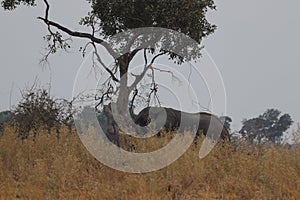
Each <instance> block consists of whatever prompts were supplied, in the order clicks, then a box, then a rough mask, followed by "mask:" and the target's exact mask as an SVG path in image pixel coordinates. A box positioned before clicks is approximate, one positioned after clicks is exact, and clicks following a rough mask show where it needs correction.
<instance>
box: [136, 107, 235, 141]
mask: <svg viewBox="0 0 300 200" xmlns="http://www.w3.org/2000/svg"><path fill="white" fill-rule="evenodd" d="M164 112H165V113H164ZM130 115H131V118H132V119H133V120H134V122H135V124H137V125H139V126H142V127H145V126H147V125H149V124H150V123H151V118H152V119H155V121H157V122H160V121H163V119H161V116H165V124H164V125H163V128H164V130H165V131H167V132H169V131H175V130H178V129H179V128H181V129H182V131H183V130H193V128H194V127H195V125H198V127H197V131H196V137H199V136H200V133H201V131H203V134H204V135H205V136H206V135H207V133H208V131H210V137H212V139H214V140H216V139H217V137H218V136H219V134H218V133H219V132H220V131H221V133H220V137H221V139H223V140H228V141H230V133H229V130H228V129H227V128H226V127H225V126H224V123H223V122H222V121H221V120H220V119H219V118H218V117H217V116H215V115H213V114H210V113H207V112H198V113H188V112H183V111H179V110H176V109H173V108H167V107H146V108H144V109H143V110H142V111H140V112H139V113H138V114H137V115H136V114H134V112H133V110H132V109H130ZM150 116H151V117H150ZM182 121H184V124H182V125H181V122H182ZM158 135H160V134H158Z"/></svg>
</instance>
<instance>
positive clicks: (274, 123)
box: [239, 109, 293, 144]
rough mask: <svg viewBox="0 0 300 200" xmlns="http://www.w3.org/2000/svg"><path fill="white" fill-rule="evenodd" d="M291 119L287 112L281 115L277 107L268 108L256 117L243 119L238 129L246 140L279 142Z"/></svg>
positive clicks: (252, 141)
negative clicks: (240, 127) (241, 125)
mask: <svg viewBox="0 0 300 200" xmlns="http://www.w3.org/2000/svg"><path fill="white" fill-rule="evenodd" d="M292 123H293V120H292V118H291V116H290V115H289V114H283V115H281V112H280V111H279V110H277V109H268V110H267V111H265V112H264V113H263V114H261V115H259V116H258V117H256V118H252V119H249V120H244V121H243V127H242V129H241V130H240V131H239V132H240V133H241V134H242V136H245V137H246V138H247V139H248V141H250V142H251V143H254V142H255V141H256V142H257V143H258V144H261V143H262V142H263V141H265V140H266V141H270V142H272V143H274V144H279V143H280V141H281V138H282V136H283V133H284V132H285V131H286V130H287V129H288V128H289V127H290V126H291V125H292Z"/></svg>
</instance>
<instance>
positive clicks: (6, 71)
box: [0, 0, 300, 130]
mask: <svg viewBox="0 0 300 200" xmlns="http://www.w3.org/2000/svg"><path fill="white" fill-rule="evenodd" d="M50 3H51V12H50V18H51V19H52V20H56V21H58V22H60V23H61V24H63V25H65V26H68V27H70V28H72V29H77V30H80V29H81V30H83V29H82V27H80V26H79V25H78V21H79V19H80V18H81V17H82V16H84V15H85V14H86V13H87V12H88V11H89V5H88V4H87V3H86V1H73V0H64V1H57V0H52V1H50ZM215 3H216V5H217V11H213V12H209V15H208V17H209V19H210V21H211V22H212V23H214V24H216V25H217V26H218V29H217V31H216V32H215V33H214V34H213V35H211V36H209V37H208V38H207V39H205V41H204V43H203V44H204V45H205V48H206V50H207V51H208V53H209V54H210V56H211V57H212V59H213V60H214V62H215V63H216V65H217V66H218V68H219V70H220V71H221V75H222V77H223V80H224V84H225V89H226V92H227V115H229V116H231V117H232V119H233V123H232V128H233V130H238V129H240V128H241V123H240V122H241V120H242V119H243V118H252V117H256V116H258V115H259V114H261V113H263V112H264V111H265V110H266V109H268V108H277V109H279V110H280V111H282V112H283V113H289V114H290V115H291V116H292V118H293V120H294V121H295V124H296V123H297V122H300V112H299V111H300V109H299V108H300V104H299V102H300V101H299V100H300V94H299V93H298V90H297V85H300V80H299V74H300V60H299V58H300V53H299V52H300V51H299V46H300V38H299V35H300V23H299V19H300V12H299V8H300V1H298V0H287V1H279V0H263V1H261V0H251V1H250V0H247V1H246V0H230V1H221V0H217V1H215ZM69 4H72V7H70V6H69ZM43 9H44V5H43V4H39V5H38V7H36V8H27V7H20V8H18V9H17V10H15V11H13V12H8V11H5V12H4V11H3V9H1V11H0V25H1V28H0V35H1V37H0V44H1V46H0V69H1V73H0V110H5V109H8V108H9V106H10V102H11V104H12V105H14V104H16V102H17V101H18V100H19V98H20V96H19V90H20V89H23V88H24V87H25V85H28V86H30V85H31V84H32V83H33V81H34V79H35V77H37V78H38V80H39V81H40V83H41V85H42V86H45V84H46V83H49V80H50V77H51V92H52V95H54V96H56V97H64V98H70V97H71V94H72V88H73V82H74V78H75V76H76V72H77V70H78V68H79V67H80V65H81V62H82V61H83V58H82V56H81V54H80V53H79V51H78V49H79V46H80V44H81V43H80V42H79V41H78V40H76V39H74V43H73V44H74V45H73V48H72V49H71V50H70V53H64V52H61V53H58V54H55V55H53V56H51V58H50V67H46V68H43V67H42V66H41V65H40V64H39V60H40V59H41V58H42V55H43V53H44V52H45V51H44V48H45V45H46V43H45V42H44V41H43V35H45V34H46V33H47V32H46V27H45V25H44V24H43V23H42V22H40V21H39V20H37V19H36V17H38V16H41V15H43V14H44V12H43ZM50 69H51V76H50ZM10 91H12V95H11V98H10ZM295 124H294V127H295Z"/></svg>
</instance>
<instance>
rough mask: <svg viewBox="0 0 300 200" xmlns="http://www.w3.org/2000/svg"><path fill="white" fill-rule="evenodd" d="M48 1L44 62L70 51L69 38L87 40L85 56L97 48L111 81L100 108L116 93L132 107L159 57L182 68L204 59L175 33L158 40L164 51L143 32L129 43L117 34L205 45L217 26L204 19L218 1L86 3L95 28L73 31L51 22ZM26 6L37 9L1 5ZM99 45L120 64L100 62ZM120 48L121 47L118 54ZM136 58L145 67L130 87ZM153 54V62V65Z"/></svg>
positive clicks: (30, 1)
mask: <svg viewBox="0 0 300 200" xmlns="http://www.w3.org/2000/svg"><path fill="white" fill-rule="evenodd" d="M43 2H44V3H45V5H46V9H45V14H44V16H42V17H38V19H40V20H41V21H42V22H44V23H45V25H46V26H47V29H48V32H49V34H48V35H46V36H45V37H44V38H45V40H46V41H47V42H48V49H49V51H48V52H47V53H46V55H45V57H44V59H45V60H47V58H48V56H49V55H50V54H53V53H55V52H57V50H59V49H63V50H67V49H68V48H70V44H69V43H70V40H69V37H70V36H71V37H73V38H83V39H86V41H87V43H86V45H85V46H83V47H82V48H81V50H82V53H83V55H84V54H85V52H86V50H87V48H92V49H93V51H94V57H95V60H97V61H98V62H99V65H100V66H102V67H103V68H104V69H105V71H106V72H107V73H108V75H109V79H108V80H107V81H106V82H105V84H104V85H103V88H102V89H101V90H100V92H99V94H98V95H97V97H95V98H96V99H97V100H98V101H99V105H103V104H104V102H107V101H111V99H112V95H114V94H118V96H117V100H116V101H117V105H126V106H125V108H126V109H127V108H128V104H129V97H130V94H131V93H132V92H133V90H135V89H136V86H137V85H138V84H139V83H140V82H141V80H142V79H143V78H144V77H145V75H146V74H147V73H150V76H152V77H154V71H159V68H157V67H153V64H154V62H155V61H156V59H157V58H158V57H159V56H162V55H165V56H168V57H169V58H170V59H172V60H174V61H175V62H177V63H179V64H180V63H183V62H184V61H188V60H191V59H193V58H198V57H199V56H200V55H201V53H200V51H199V49H200V48H199V46H197V47H196V46H193V44H188V45H187V46H185V47H184V48H182V47H181V46H180V44H179V43H178V42H176V41H177V39H178V38H176V37H174V36H172V35H166V34H162V35H160V37H159V39H158V40H156V41H154V42H155V43H156V44H161V45H160V47H158V48H153V46H150V45H148V46H147V44H146V45H145V43H147V42H149V41H151V42H153V41H152V40H151V39H153V38H148V36H145V37H144V38H143V36H142V35H139V34H138V33H131V32H129V33H127V34H128V35H126V38H127V39H126V41H123V40H120V39H119V38H117V39H116V38H113V36H114V35H115V34H118V33H122V32H124V31H128V30H130V29H134V28H142V27H162V28H167V29H172V30H175V31H178V32H180V33H183V34H186V35H187V36H189V37H190V38H192V39H194V40H195V41H196V42H197V43H199V44H200V43H201V41H202V39H203V38H204V37H206V36H208V35H210V34H211V33H213V32H214V30H215V29H216V26H215V25H212V24H210V23H209V22H208V21H207V19H206V18H205V14H206V12H207V11H208V9H215V5H214V1H213V0H172V1H166V0H155V1H154V0H87V2H88V3H89V4H90V5H91V11H90V12H89V13H88V14H87V16H85V17H83V18H82V19H81V21H80V22H79V23H80V24H81V25H83V26H88V27H90V28H91V32H90V33H87V32H80V31H73V30H70V29H69V28H67V27H65V26H63V25H61V24H60V23H57V22H55V21H52V20H51V19H50V16H49V10H50V4H49V3H48V1H47V0H44V1H43ZM21 4H24V5H28V6H35V5H36V0H3V1H2V7H3V8H4V9H7V10H13V9H15V8H16V7H18V6H19V5H21ZM156 38H157V35H156ZM145 41H146V42H145ZM141 43H144V45H143V46H141V45H140V44H141ZM97 46H102V47H104V48H105V49H106V51H107V52H108V53H109V54H110V56H111V57H112V58H113V59H114V61H115V65H113V66H111V67H109V66H106V65H105V64H104V63H103V62H102V61H101V55H100V54H99V53H98V51H97ZM166 46H169V47H170V46H171V47H172V49H177V50H178V49H180V51H181V52H184V53H185V55H187V57H182V56H180V55H178V54H175V53H174V52H173V51H169V50H166V48H163V47H166ZM117 48H120V49H118V50H116V49H117ZM122 52H125V53H122ZM139 53H140V54H139ZM137 55H141V56H142V58H144V60H145V67H144V69H143V71H142V72H141V73H140V74H139V75H133V77H134V79H135V80H134V81H133V83H129V81H128V76H129V74H128V71H129V69H130V67H131V65H130V64H131V63H132V61H133V59H134V58H135V57H136V56H137ZM150 56H151V58H152V59H151V61H150V62H148V59H149V57H150ZM148 90H149V93H150V95H148V97H147V98H148V102H149V98H153V97H154V98H156V95H155V94H156V92H157V85H156V83H155V80H154V78H153V83H152V84H151V86H150V87H149V88H148ZM151 94H153V95H151ZM118 111H119V114H120V115H121V116H125V112H126V110H125V109H124V108H123V107H122V108H121V107H118Z"/></svg>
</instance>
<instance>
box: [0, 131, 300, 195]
mask: <svg viewBox="0 0 300 200" xmlns="http://www.w3.org/2000/svg"><path fill="white" fill-rule="evenodd" d="M168 137H169V136H164V137H163V138H157V137H153V138H151V139H149V141H148V142H147V143H145V142H144V141H143V142H141V143H142V144H141V145H139V141H134V142H135V145H136V149H139V148H140V149H142V148H145V146H146V147H147V146H148V147H151V148H152V147H153V146H156V145H158V146H159V145H162V144H164V143H166V142H167V141H168V140H169V139H170V138H168ZM199 140H201V139H199ZM200 144H201V141H198V142H197V143H195V144H193V145H192V146H191V147H190V148H189V149H188V150H187V152H186V153H185V154H184V155H183V156H182V157H180V158H179V159H178V160H177V161H175V162H174V163H173V164H171V165H169V166H168V167H166V168H164V169H161V170H159V171H155V172H151V173H145V174H129V173H124V172H120V171H116V170H114V169H111V168H109V167H106V166H105V165H103V164H101V163H100V162H99V161H97V160H96V159H95V158H93V157H92V156H91V155H90V154H89V153H88V152H87V150H86V149H85V147H84V146H83V145H82V143H81V141H80V140H79V138H78V136H77V134H76V133H75V132H71V133H70V132H69V131H68V130H67V129H66V128H63V129H62V131H61V137H60V140H59V141H58V140H57V138H56V134H55V133H52V134H49V133H48V132H47V131H43V130H40V131H39V132H38V136H37V138H36V139H35V141H34V140H33V138H28V139H27V140H24V141H21V140H20V139H18V138H16V134H15V132H14V129H13V128H10V127H6V128H5V131H4V134H3V136H1V137H0V199H16V198H20V199H130V200H131V199H147V200H148V199H297V198H299V197H300V148H294V149H288V148H285V147H276V148H275V147H268V148H258V147H240V148H239V149H237V150H236V149H235V148H234V147H233V145H232V144H230V143H220V144H218V145H217V146H216V147H215V148H214V149H213V150H212V152H211V153H210V154H209V155H208V156H207V157H205V158H204V159H202V160H200V159H199V157H198V153H199V148H200ZM141 151H143V150H141Z"/></svg>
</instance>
